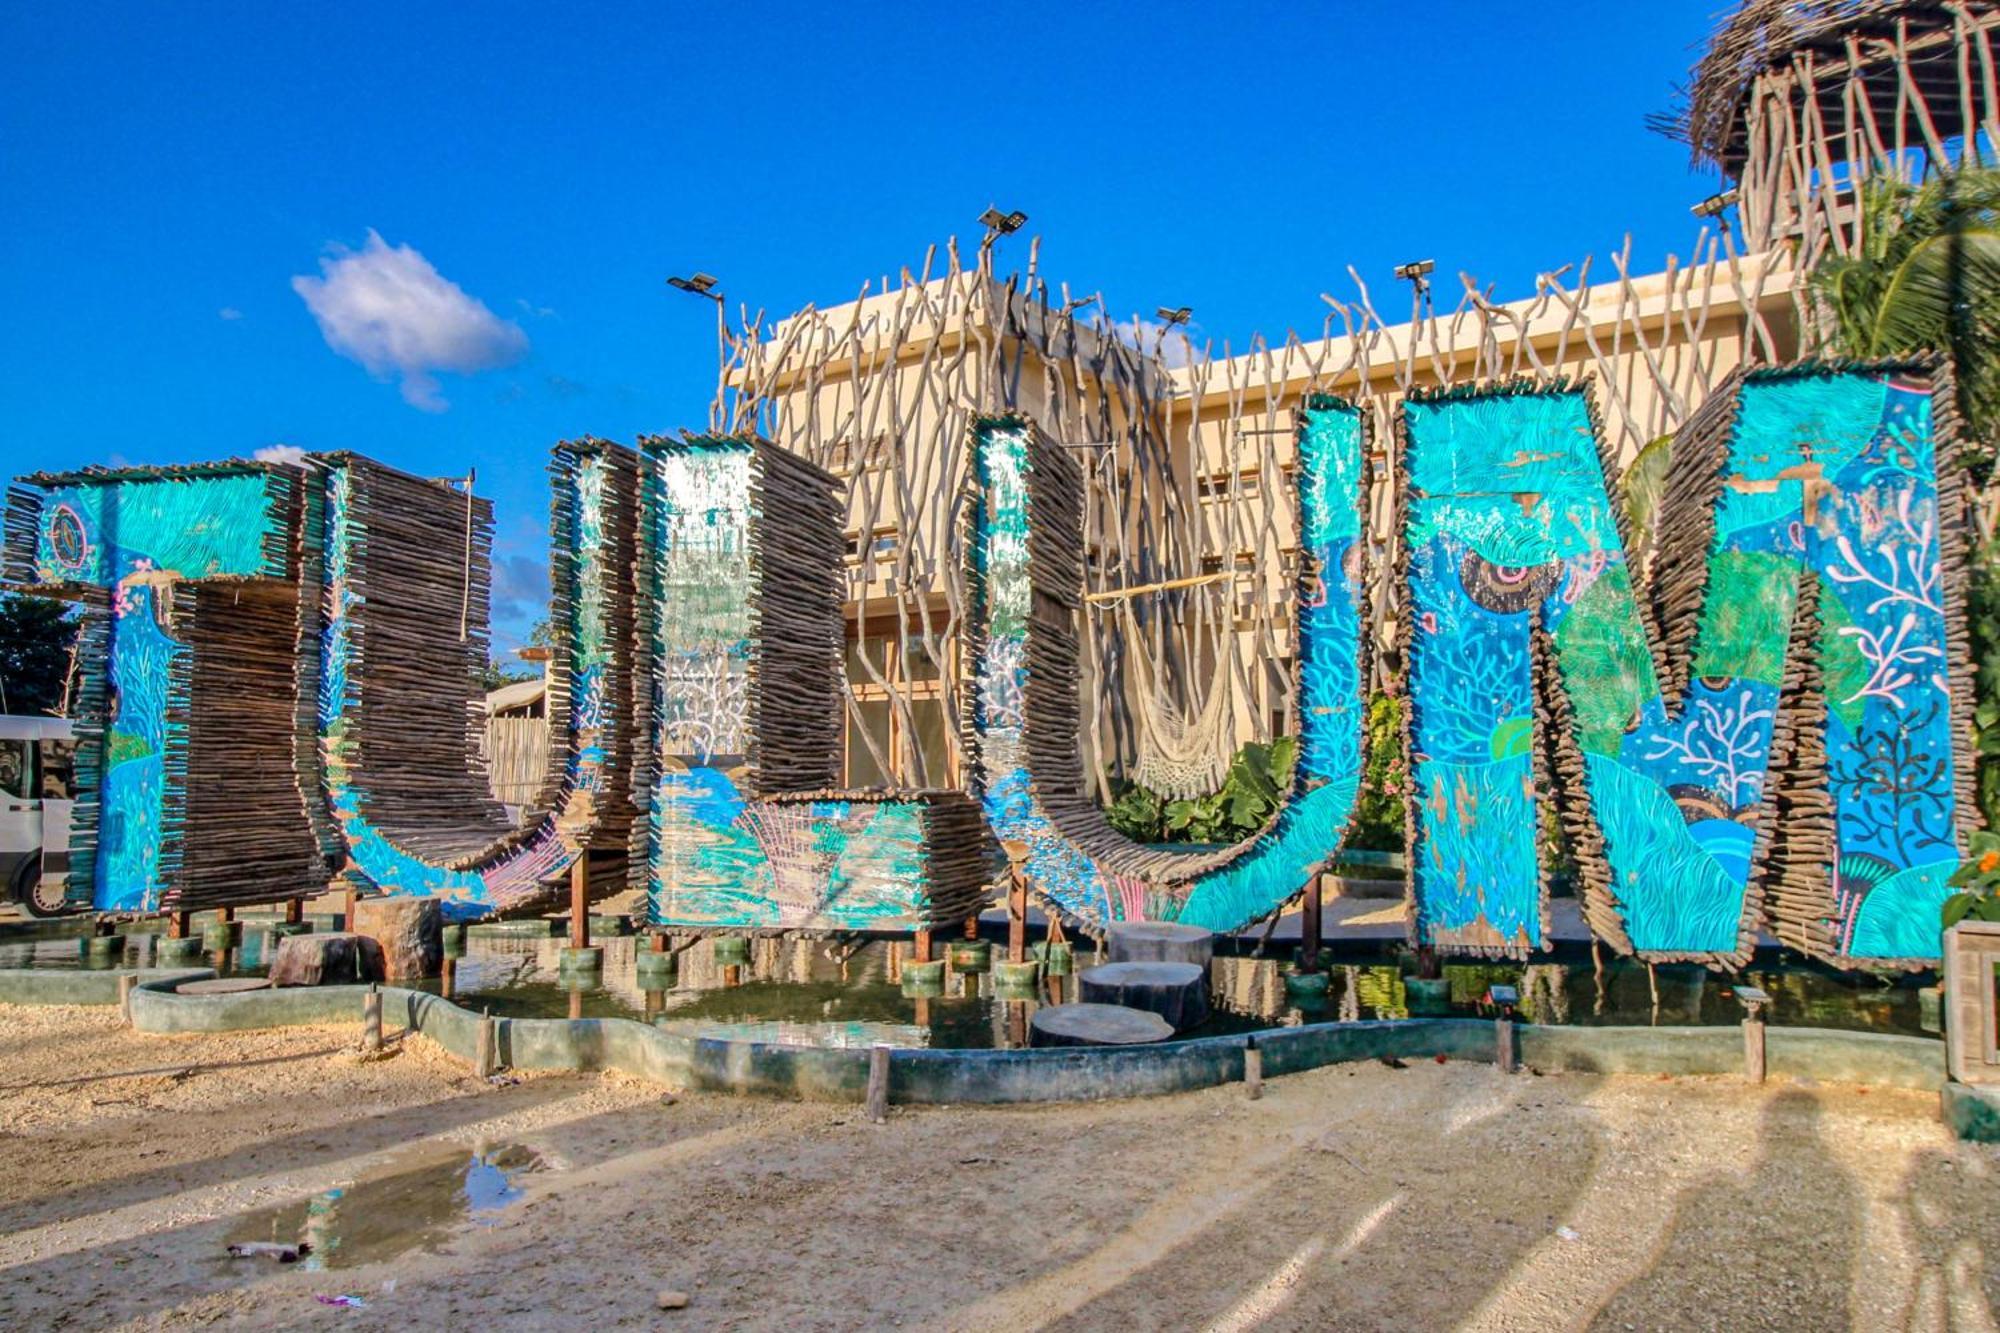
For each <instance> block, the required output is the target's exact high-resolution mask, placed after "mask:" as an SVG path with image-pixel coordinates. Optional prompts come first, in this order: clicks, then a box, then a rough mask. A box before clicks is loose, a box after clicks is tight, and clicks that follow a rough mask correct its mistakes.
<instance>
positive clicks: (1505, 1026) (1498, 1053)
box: [1493, 1014, 1514, 1074]
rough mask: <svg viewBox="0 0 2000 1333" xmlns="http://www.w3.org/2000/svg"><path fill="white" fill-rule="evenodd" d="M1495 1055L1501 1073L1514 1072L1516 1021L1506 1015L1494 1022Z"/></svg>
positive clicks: (1495, 1061)
mask: <svg viewBox="0 0 2000 1333" xmlns="http://www.w3.org/2000/svg"><path fill="white" fill-rule="evenodd" d="M1493 1054H1494V1063H1495V1064H1497V1065H1499V1066H1500V1072H1501V1073H1503V1074H1511V1073H1513V1072H1514V1020H1513V1019H1512V1018H1510V1017H1509V1016H1507V1015H1506V1014H1502V1015H1500V1017H1498V1018H1496V1019H1494V1020H1493Z"/></svg>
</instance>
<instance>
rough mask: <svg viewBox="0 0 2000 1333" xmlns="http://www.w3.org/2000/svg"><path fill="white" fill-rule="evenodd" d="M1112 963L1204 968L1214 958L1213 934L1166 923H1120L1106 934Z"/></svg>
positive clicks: (1199, 928)
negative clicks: (1188, 965)
mask: <svg viewBox="0 0 2000 1333" xmlns="http://www.w3.org/2000/svg"><path fill="white" fill-rule="evenodd" d="M1105 946H1106V948H1107V949H1108V950H1109V951H1110V954H1111V961H1112V962H1114V963H1193V964H1195V965H1196V966H1197V967H1207V966H1208V963H1209V960H1210V959H1212V958H1214V957H1215V935H1214V933H1213V932H1212V931H1206V930H1203V929H1202V928H1201V927H1200V926H1177V925H1174V924H1173V923H1171V922H1167V921H1121V922H1119V923H1118V924H1117V925H1115V926H1113V927H1111V928H1110V930H1109V931H1107V932H1106V934H1105Z"/></svg>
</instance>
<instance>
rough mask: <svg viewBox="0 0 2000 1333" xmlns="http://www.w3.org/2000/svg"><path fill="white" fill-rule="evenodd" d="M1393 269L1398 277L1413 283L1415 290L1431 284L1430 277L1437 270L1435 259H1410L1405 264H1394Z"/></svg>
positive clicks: (1420, 289)
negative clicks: (1394, 268) (1394, 267)
mask: <svg viewBox="0 0 2000 1333" xmlns="http://www.w3.org/2000/svg"><path fill="white" fill-rule="evenodd" d="M1395 271H1396V276H1397V277H1398V278H1401V279H1402V280H1403V281H1404V282H1408V283H1414V284H1415V285H1416V287H1417V290H1419V291H1422V290H1423V289H1425V288H1427V287H1429V286H1430V285H1431V282H1430V277H1431V274H1432V273H1434V272H1436V271H1437V260H1435V259H1412V260H1411V261H1410V262H1409V263H1407V264H1398V265H1396V270H1395Z"/></svg>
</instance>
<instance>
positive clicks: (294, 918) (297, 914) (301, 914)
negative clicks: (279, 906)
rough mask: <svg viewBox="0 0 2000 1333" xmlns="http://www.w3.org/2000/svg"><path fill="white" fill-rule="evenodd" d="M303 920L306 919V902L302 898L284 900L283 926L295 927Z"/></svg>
mask: <svg viewBox="0 0 2000 1333" xmlns="http://www.w3.org/2000/svg"><path fill="white" fill-rule="evenodd" d="M305 919H306V900H305V899H303V898H287V899H285V924H286V925H288V926H296V925H298V924H299V923H300V922H302V921H304V920H305Z"/></svg>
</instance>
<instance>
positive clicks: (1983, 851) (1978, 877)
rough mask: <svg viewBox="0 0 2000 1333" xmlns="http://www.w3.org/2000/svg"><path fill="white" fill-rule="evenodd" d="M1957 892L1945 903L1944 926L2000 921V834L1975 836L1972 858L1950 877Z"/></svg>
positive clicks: (1978, 834) (1988, 833)
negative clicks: (1965, 922) (1968, 922)
mask: <svg viewBox="0 0 2000 1333" xmlns="http://www.w3.org/2000/svg"><path fill="white" fill-rule="evenodd" d="M1951 884H1952V886H1953V887H1954V888H1956V889H1957V890H1958V892H1957V893H1954V894H1953V895H1952V896H1951V897H1949V898H1947V899H1945V900H1944V924H1945V925H1946V926H1947V927H1950V926H1955V925H1957V924H1958V923H1959V922H1961V921H1966V920H1972V921H2000V833H1990V832H1984V831H1982V832H1979V833H1975V834H1973V835H1972V859H1971V860H1969V861H1967V862H1966V863H1965V864H1964V865H1962V866H1960V867H1959V868H1958V873H1957V874H1955V875H1953V876H1952V877H1951Z"/></svg>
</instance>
